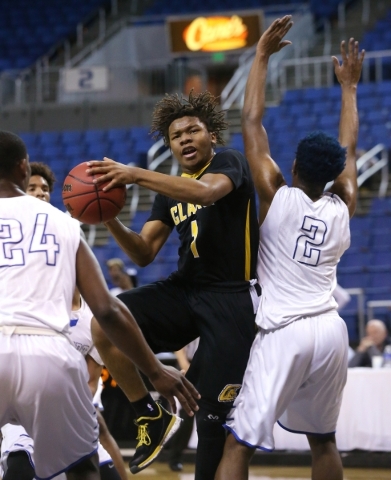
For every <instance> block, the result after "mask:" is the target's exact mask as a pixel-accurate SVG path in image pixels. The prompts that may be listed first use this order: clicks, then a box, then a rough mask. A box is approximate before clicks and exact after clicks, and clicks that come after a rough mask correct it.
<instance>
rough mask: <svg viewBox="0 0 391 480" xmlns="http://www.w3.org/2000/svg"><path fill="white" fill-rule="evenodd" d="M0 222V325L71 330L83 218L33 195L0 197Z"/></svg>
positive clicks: (62, 330)
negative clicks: (72, 305) (78, 220)
mask: <svg viewBox="0 0 391 480" xmlns="http://www.w3.org/2000/svg"><path fill="white" fill-rule="evenodd" d="M0 222H1V225H0V242H1V247H0V267H1V268H0V291H1V296H0V325H23V326H31V327H47V328H50V329H53V330H56V331H59V332H64V333H65V332H67V331H68V329H69V318H70V316H71V303H72V296H73V291H74V289H75V277H76V272H75V263H76V262H75V258H76V252H77V249H78V247H79V243H80V227H79V222H77V221H76V220H74V219H72V218H70V217H69V216H68V215H66V214H64V213H63V212H61V211H60V210H58V209H57V208H55V207H53V206H52V205H50V204H49V203H46V202H43V201H41V200H38V199H37V198H34V197H32V196H29V195H23V196H20V197H13V198H1V199H0ZM60 237H61V242H60V241H59V238H60Z"/></svg>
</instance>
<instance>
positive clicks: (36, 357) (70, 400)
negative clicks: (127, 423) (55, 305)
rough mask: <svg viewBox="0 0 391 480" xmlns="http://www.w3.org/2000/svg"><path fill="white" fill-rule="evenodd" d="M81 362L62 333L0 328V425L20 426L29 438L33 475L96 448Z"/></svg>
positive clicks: (51, 471)
mask: <svg viewBox="0 0 391 480" xmlns="http://www.w3.org/2000/svg"><path fill="white" fill-rule="evenodd" d="M87 381H88V372H87V366H86V361H85V359H84V357H83V356H82V354H81V353H80V352H78V351H77V350H76V349H75V348H74V347H73V346H72V345H71V343H70V342H68V340H67V339H66V338H65V337H62V336H42V335H16V334H13V335H6V334H4V333H2V332H0V383H1V384H2V385H7V388H6V389H3V390H2V393H1V395H0V425H5V424H6V423H13V424H18V425H22V426H23V427H24V428H25V429H26V431H27V433H28V434H29V435H30V436H31V437H32V438H33V439H34V464H35V471H36V476H37V478H38V479H48V478H51V477H53V476H54V475H57V474H59V473H61V472H63V471H66V470H67V469H68V468H69V467H70V466H71V465H73V464H75V463H78V462H80V461H82V460H83V459H84V458H87V457H89V456H91V455H92V454H94V453H95V452H96V450H97V441H98V422H97V419H96V411H95V407H94V406H93V404H92V397H91V392H90V390H89V388H88V385H87Z"/></svg>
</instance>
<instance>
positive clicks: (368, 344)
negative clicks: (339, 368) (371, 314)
mask: <svg viewBox="0 0 391 480" xmlns="http://www.w3.org/2000/svg"><path fill="white" fill-rule="evenodd" d="M365 331H366V336H365V337H363V338H362V339H361V341H360V344H359V345H358V347H357V348H356V353H355V355H354V357H353V358H352V359H351V360H350V361H349V368H352V367H372V357H374V356H376V355H383V351H384V347H385V346H386V345H391V338H390V337H389V336H388V330H387V327H386V324H385V323H384V322H383V321H382V320H377V319H372V320H369V322H368V323H367V325H366V328H365Z"/></svg>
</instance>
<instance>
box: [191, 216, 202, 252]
mask: <svg viewBox="0 0 391 480" xmlns="http://www.w3.org/2000/svg"><path fill="white" fill-rule="evenodd" d="M191 236H192V237H193V241H192V242H191V244H190V250H191V251H192V253H193V255H194V258H199V256H200V255H199V253H198V250H197V245H196V240H197V236H198V225H197V220H193V221H192V222H191Z"/></svg>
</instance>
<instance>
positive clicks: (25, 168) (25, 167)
mask: <svg viewBox="0 0 391 480" xmlns="http://www.w3.org/2000/svg"><path fill="white" fill-rule="evenodd" d="M18 168H19V170H20V172H21V173H22V175H23V177H24V178H25V177H30V174H31V168H30V162H29V160H28V156H27V157H26V158H23V159H22V160H20V161H19V163H18Z"/></svg>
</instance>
